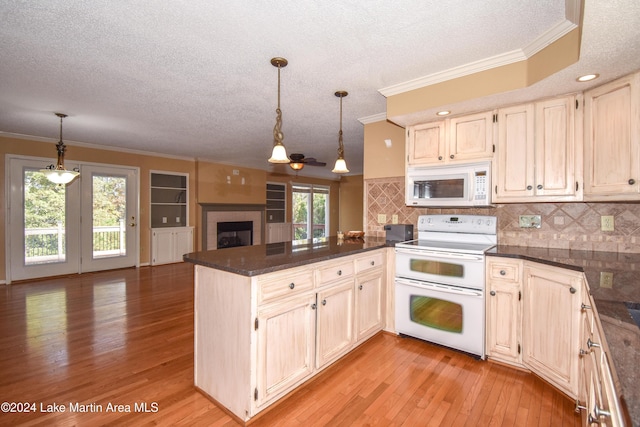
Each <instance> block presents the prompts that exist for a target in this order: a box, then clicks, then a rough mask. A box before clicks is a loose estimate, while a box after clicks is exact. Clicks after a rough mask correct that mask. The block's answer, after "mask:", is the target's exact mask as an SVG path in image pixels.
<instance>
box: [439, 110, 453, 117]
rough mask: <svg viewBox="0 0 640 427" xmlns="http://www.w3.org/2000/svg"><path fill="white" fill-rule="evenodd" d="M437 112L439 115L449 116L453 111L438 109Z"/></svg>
mask: <svg viewBox="0 0 640 427" xmlns="http://www.w3.org/2000/svg"><path fill="white" fill-rule="evenodd" d="M436 114H437V115H438V116H448V115H449V114H451V111H447V110H444V111H438V112H437V113H436Z"/></svg>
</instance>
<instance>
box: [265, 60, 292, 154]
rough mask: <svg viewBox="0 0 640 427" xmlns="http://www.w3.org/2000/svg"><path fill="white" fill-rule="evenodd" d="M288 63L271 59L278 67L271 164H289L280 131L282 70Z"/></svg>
mask: <svg viewBox="0 0 640 427" xmlns="http://www.w3.org/2000/svg"><path fill="white" fill-rule="evenodd" d="M288 63H289V62H287V60H286V59H284V58H279V57H276V58H272V59H271V65H273V66H274V67H278V108H276V125H275V126H274V128H273V151H272V152H271V158H270V159H269V163H289V158H288V157H287V150H286V149H285V148H284V144H282V138H284V135H283V134H282V130H281V129H280V128H281V126H282V110H280V68H282V67H286V66H287V64H288Z"/></svg>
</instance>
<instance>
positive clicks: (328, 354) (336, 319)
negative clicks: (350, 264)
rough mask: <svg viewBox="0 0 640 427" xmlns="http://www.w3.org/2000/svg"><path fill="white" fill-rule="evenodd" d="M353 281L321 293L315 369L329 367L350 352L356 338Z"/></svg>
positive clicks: (319, 297) (319, 296)
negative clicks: (328, 365)
mask: <svg viewBox="0 0 640 427" xmlns="http://www.w3.org/2000/svg"><path fill="white" fill-rule="evenodd" d="M353 304H354V301H353V280H348V281H345V282H343V283H341V284H339V285H336V286H333V287H331V288H329V289H327V290H323V291H321V292H318V330H317V341H316V366H317V367H318V368H321V367H323V366H324V365H326V364H327V363H329V362H331V361H333V360H335V359H336V358H337V357H339V356H341V355H342V354H344V353H345V352H346V351H347V350H349V349H350V348H351V346H352V344H353V342H354V334H353Z"/></svg>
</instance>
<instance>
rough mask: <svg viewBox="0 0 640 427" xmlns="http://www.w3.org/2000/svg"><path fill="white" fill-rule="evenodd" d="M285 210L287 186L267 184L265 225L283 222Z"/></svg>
mask: <svg viewBox="0 0 640 427" xmlns="http://www.w3.org/2000/svg"><path fill="white" fill-rule="evenodd" d="M286 208H287V184H280V183H271V182H268V183H267V209H266V221H267V223H272V222H275V223H279V222H285V218H286Z"/></svg>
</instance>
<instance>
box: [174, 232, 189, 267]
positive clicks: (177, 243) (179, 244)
mask: <svg viewBox="0 0 640 427" xmlns="http://www.w3.org/2000/svg"><path fill="white" fill-rule="evenodd" d="M173 252H174V257H175V261H176V262H180V261H182V256H183V255H184V254H187V253H189V252H193V228H191V227H188V228H185V229H184V230H176V231H175V232H174V251H173Z"/></svg>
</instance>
